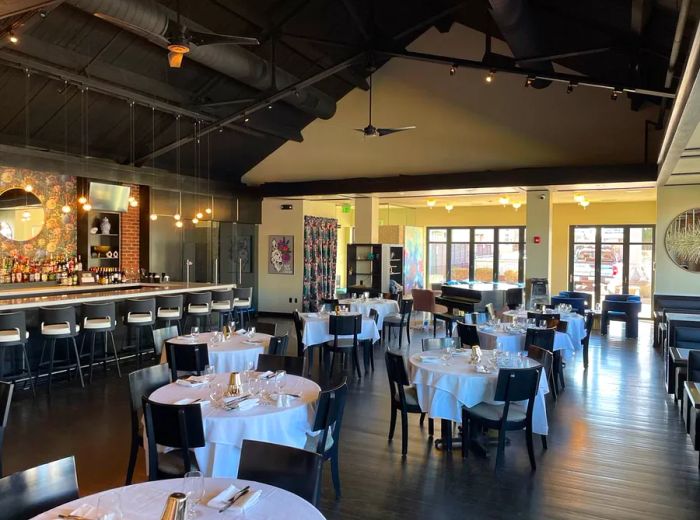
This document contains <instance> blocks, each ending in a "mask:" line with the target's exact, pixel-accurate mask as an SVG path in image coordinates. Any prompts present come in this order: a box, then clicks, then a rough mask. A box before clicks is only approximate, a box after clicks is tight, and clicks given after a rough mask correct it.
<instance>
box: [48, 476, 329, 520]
mask: <svg viewBox="0 0 700 520" xmlns="http://www.w3.org/2000/svg"><path fill="white" fill-rule="evenodd" d="M231 484H234V485H235V486H236V487H237V488H239V489H241V488H243V487H245V486H248V485H249V486H250V490H251V492H252V493H254V492H256V491H260V492H261V493H260V497H259V498H258V500H257V501H256V502H255V503H254V504H251V505H250V506H249V507H246V508H245V510H244V511H240V508H236V507H231V508H229V509H228V510H226V511H225V512H223V513H219V511H218V509H217V508H213V507H209V506H207V505H206V504H207V503H208V502H209V501H210V500H211V499H212V498H214V497H215V496H217V495H218V494H219V493H220V492H222V491H223V490H225V489H226V488H227V487H229V486H230V485H231ZM204 487H205V492H204V498H203V499H202V501H201V502H200V504H199V505H198V506H197V507H196V509H195V511H196V513H197V518H198V519H201V520H207V519H211V520H214V519H215V518H218V519H220V520H221V519H226V518H245V519H246V520H268V519H270V518H280V516H281V515H282V512H283V516H284V518H285V519H286V520H292V519H294V520H323V518H324V516H323V515H322V514H321V513H320V511H319V510H318V509H316V508H315V507H314V506H312V505H311V504H310V503H309V502H307V501H306V500H304V499H303V498H301V497H299V496H297V495H295V494H293V493H290V492H289V491H286V490H284V489H280V488H278V487H274V486H270V485H268V484H262V483H260V482H252V481H248V480H238V479H235V480H234V479H227V478H205V479H204ZM182 491H183V479H179V478H178V479H168V480H158V481H155V482H144V483H141V484H134V485H131V486H126V487H121V488H115V489H109V490H107V491H102V492H101V493H96V494H94V495H90V496H87V497H82V498H78V499H77V500H73V501H72V502H68V503H66V504H63V505H61V506H58V507H55V508H53V509H51V510H49V511H46V512H45V513H42V514H40V515H39V516H36V517H34V520H56V519H58V518H61V517H62V516H61V515H67V516H63V518H66V517H68V518H70V515H75V517H76V518H85V519H91V520H92V519H94V518H95V516H94V514H96V513H97V506H98V502H99V501H100V499H101V498H102V497H105V496H108V497H109V498H110V499H111V502H112V503H116V504H118V505H119V507H120V509H121V512H122V516H123V518H124V520H157V519H158V518H160V517H161V515H162V513H163V509H164V507H165V503H166V502H167V500H168V497H169V496H170V494H171V493H178V492H182Z"/></svg>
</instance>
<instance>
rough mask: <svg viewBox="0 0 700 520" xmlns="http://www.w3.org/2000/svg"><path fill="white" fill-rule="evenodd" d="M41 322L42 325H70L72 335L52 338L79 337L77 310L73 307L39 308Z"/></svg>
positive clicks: (57, 335) (60, 335)
mask: <svg viewBox="0 0 700 520" xmlns="http://www.w3.org/2000/svg"><path fill="white" fill-rule="evenodd" d="M39 320H40V321H41V324H42V325H58V324H67V325H68V328H69V329H70V333H67V334H52V335H51V337H52V338H56V339H59V338H70V337H74V336H77V335H78V332H77V329H76V327H75V325H76V323H75V308H73V307H39Z"/></svg>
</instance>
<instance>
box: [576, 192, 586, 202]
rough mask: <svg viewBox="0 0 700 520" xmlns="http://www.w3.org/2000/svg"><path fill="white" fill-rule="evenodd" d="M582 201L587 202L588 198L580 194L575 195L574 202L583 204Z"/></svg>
mask: <svg viewBox="0 0 700 520" xmlns="http://www.w3.org/2000/svg"><path fill="white" fill-rule="evenodd" d="M582 200H586V197H585V196H584V195H581V194H579V193H575V194H574V202H579V203H580V202H581V201H582Z"/></svg>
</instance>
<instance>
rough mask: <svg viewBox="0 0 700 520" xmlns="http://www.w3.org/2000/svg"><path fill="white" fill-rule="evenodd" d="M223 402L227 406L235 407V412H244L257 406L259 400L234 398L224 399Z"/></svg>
mask: <svg viewBox="0 0 700 520" xmlns="http://www.w3.org/2000/svg"><path fill="white" fill-rule="evenodd" d="M224 402H225V403H226V404H227V405H229V406H231V405H236V410H242V411H246V410H250V409H251V408H255V407H256V406H258V404H259V403H260V399H258V398H257V397H248V398H245V396H236V397H229V398H226V399H224Z"/></svg>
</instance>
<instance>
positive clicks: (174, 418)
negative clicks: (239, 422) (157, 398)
mask: <svg viewBox="0 0 700 520" xmlns="http://www.w3.org/2000/svg"><path fill="white" fill-rule="evenodd" d="M143 418H144V422H145V423H146V438H147V439H148V443H147V444H148V476H149V478H150V479H151V480H156V479H157V478H158V475H159V471H158V450H157V445H158V444H160V445H161V446H165V447H167V448H176V449H181V450H182V456H183V461H184V469H185V473H187V472H188V471H190V469H191V468H192V458H191V456H190V449H191V448H201V447H203V446H204V427H203V423H202V407H201V406H200V405H199V404H186V405H177V404H162V403H156V402H153V401H150V400H149V399H148V398H147V397H143Z"/></svg>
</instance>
